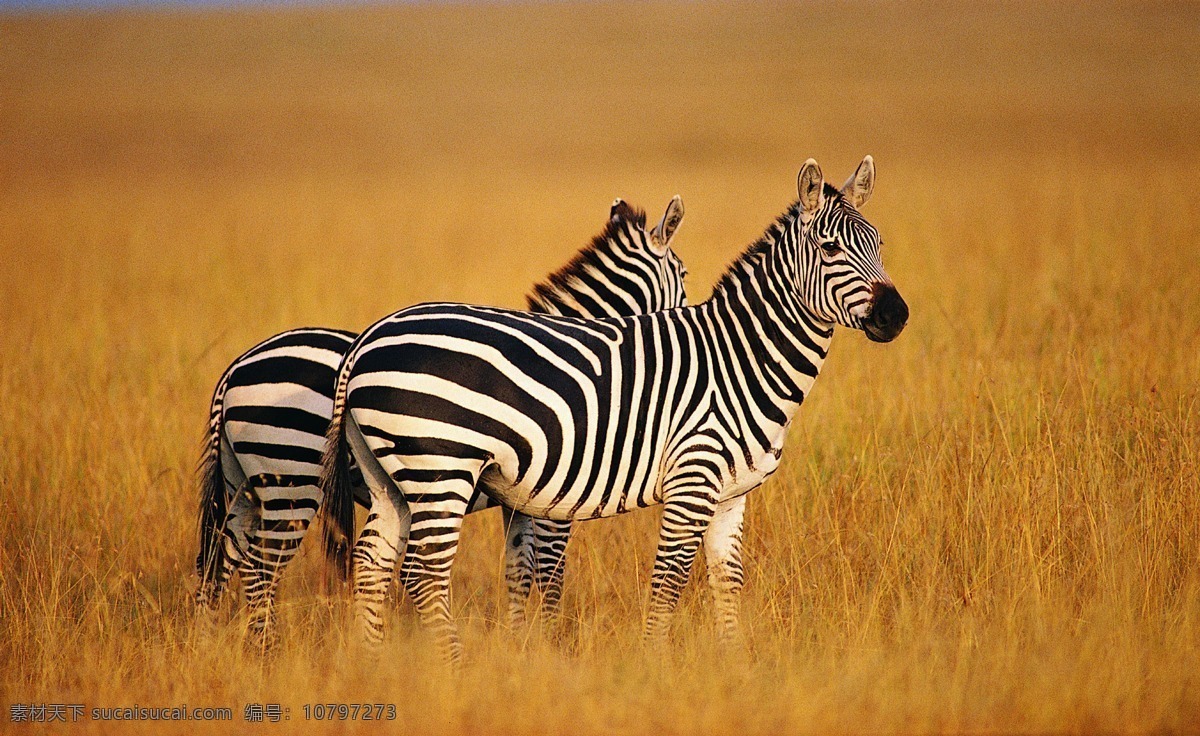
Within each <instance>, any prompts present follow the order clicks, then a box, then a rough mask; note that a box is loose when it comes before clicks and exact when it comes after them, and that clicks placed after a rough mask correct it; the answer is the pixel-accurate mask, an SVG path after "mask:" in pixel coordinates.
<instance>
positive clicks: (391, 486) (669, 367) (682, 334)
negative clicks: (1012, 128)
mask: <svg viewBox="0 0 1200 736" xmlns="http://www.w3.org/2000/svg"><path fill="white" fill-rule="evenodd" d="M873 184H874V164H873V163H872V160H871V158H870V157H869V156H868V157H867V158H865V159H864V160H863V162H862V164H861V165H860V166H859V168H858V170H857V172H856V173H855V175H854V176H852V177H851V178H850V180H849V181H848V182H847V183H846V185H845V186H844V187H843V189H842V190H840V191H839V190H837V189H835V188H833V187H830V186H827V185H825V183H824V179H823V177H822V175H821V171H820V168H819V167H818V166H817V164H816V162H815V161H812V160H809V161H808V162H806V163H805V165H804V167H803V168H802V170H801V171H800V176H799V187H800V199H799V202H797V203H796V204H795V205H793V206H792V207H791V208H790V209H789V210H788V211H787V212H786V213H785V214H784V215H783V216H782V217H781V218H780V219H779V220H778V222H777V223H776V224H775V225H773V226H772V227H771V228H770V229H768V230H767V232H766V234H765V235H764V236H763V237H762V238H761V239H760V240H759V241H758V242H757V243H755V244H754V245H753V246H751V247H750V248H749V249H748V250H747V251H746V252H745V253H744V254H743V255H742V256H741V258H739V259H738V260H737V261H736V262H735V263H734V264H733V265H732V266H731V267H730V269H729V271H728V272H727V273H726V275H725V276H724V277H723V278H722V279H721V280H720V282H719V283H718V284H717V286H716V288H715V289H714V292H713V295H712V297H711V298H710V299H709V300H708V301H707V302H705V303H703V304H700V305H697V306H694V307H688V308H680V309H674V310H669V311H666V312H660V313H656V314H651V315H646V316H639V317H632V318H626V319H619V320H618V319H606V320H594V321H588V320H578V319H563V318H555V317H546V316H540V315H531V314H527V313H520V312H514V311H510V310H502V309H491V308H486V307H475V306H466V305H456V304H427V305H419V306H415V307H411V308H409V309H405V310H402V311H400V312H397V313H395V314H393V315H391V316H389V317H386V318H384V319H382V320H380V321H379V322H376V323H375V324H374V325H372V326H371V327H370V328H368V329H367V331H366V332H364V333H363V335H362V336H360V337H359V339H358V341H356V343H355V347H353V348H352V349H351V351H350V353H349V354H348V355H347V356H346V360H345V361H344V362H343V363H342V370H341V373H340V375H339V378H338V385H339V390H338V395H337V399H336V403H335V408H334V419H333V423H332V424H331V425H330V442H329V445H328V446H327V448H326V465H325V467H324V468H323V470H322V481H323V483H327V482H328V480H329V478H330V477H331V475H332V473H333V471H334V470H335V467H334V465H333V460H334V459H335V458H337V457H338V450H339V449H340V448H344V447H345V446H347V445H348V446H349V447H350V448H351V449H352V450H353V453H354V457H355V458H356V459H357V461H358V462H359V463H360V464H362V465H363V466H364V472H365V474H366V476H367V479H368V484H369V486H370V489H371V494H372V504H373V505H372V509H373V510H377V513H378V514H379V516H378V518H379V519H381V520H385V521H384V522H382V523H379V524H377V525H375V526H374V527H372V528H370V529H369V530H364V532H363V536H361V537H360V538H359V540H358V543H357V545H356V547H355V552H354V554H355V558H356V561H357V562H358V563H359V564H358V569H357V570H356V579H355V598H356V601H355V608H356V616H357V618H358V619H359V623H360V626H361V627H362V628H363V630H364V633H365V634H366V636H367V638H368V640H369V641H372V642H373V641H378V639H379V632H378V626H379V617H378V609H377V606H376V600H375V597H374V596H372V595H371V589H370V586H371V585H372V584H373V581H374V580H376V579H377V578H379V577H390V575H391V566H392V565H393V564H394V561H395V560H394V557H392V556H389V555H387V554H381V552H382V551H383V550H388V551H390V550H395V549H405V540H406V539H407V553H406V555H405V559H404V566H403V570H402V572H401V575H400V577H401V580H402V581H403V584H404V585H405V587H406V588H407V589H408V592H409V593H410V595H411V596H412V598H413V600H414V602H415V603H416V605H417V609H418V611H419V612H420V614H421V617H422V619H423V621H424V622H425V623H426V624H427V625H428V626H430V627H432V628H433V629H434V630H435V632H436V633H438V634H439V638H440V643H441V645H442V647H443V652H444V654H445V655H446V656H447V657H448V658H449V659H450V660H451V661H452V662H457V661H458V659H459V658H460V657H461V644H460V643H459V640H458V635H457V628H456V626H455V625H454V622H453V619H452V618H451V616H450V605H449V577H450V567H451V564H452V562H453V559H454V555H455V551H456V549H457V546H458V537H459V530H460V527H461V522H462V515H463V512H464V511H465V510H466V509H467V508H468V507H469V506H470V503H471V498H472V497H473V495H474V494H475V493H476V492H477V489H479V488H482V489H484V490H485V492H486V493H488V494H489V495H491V496H493V497H494V498H496V499H497V500H499V501H500V502H501V503H503V504H504V505H505V506H507V507H510V508H513V509H515V510H518V511H520V512H523V513H525V514H528V515H530V516H535V517H539V518H549V519H560V520H574V519H590V518H596V517H602V516H612V515H615V514H619V513H622V512H624V511H626V510H630V509H634V508H640V507H644V506H650V505H652V504H658V503H661V504H663V505H664V509H663V514H662V522H661V527H660V533H659V542H658V551H657V554H656V557H655V561H654V569H653V573H652V577H651V604H650V612H649V616H648V619H647V621H646V629H645V631H646V635H647V636H648V637H649V638H651V639H661V638H662V637H664V636H665V633H666V631H667V626H668V623H669V619H670V615H671V613H672V611H673V610H674V607H675V604H676V601H677V600H678V597H679V593H680V591H681V590H682V588H683V586H684V584H685V583H686V581H687V578H688V574H689V571H690V569H691V566H692V562H693V559H694V558H695V555H696V553H697V550H698V549H699V547H700V545H701V543H702V542H703V546H704V551H705V554H706V556H707V559H708V563H709V565H708V567H709V571H710V573H709V581H710V585H711V587H712V589H713V592H714V594H715V599H716V606H715V608H716V614H717V620H718V626H719V633H720V635H721V636H722V637H725V638H735V637H736V636H737V635H738V599H739V596H740V589H741V587H742V581H743V573H742V561H741V540H742V518H743V512H744V508H745V494H746V493H747V492H749V491H751V490H753V489H754V488H757V487H758V486H759V485H761V484H762V482H763V481H764V480H765V479H766V478H767V477H768V476H770V475H771V474H772V473H773V472H774V471H775V469H776V467H777V466H778V464H779V458H780V454H781V452H782V448H783V441H784V436H785V435H786V431H787V428H788V426H789V424H790V422H791V420H792V417H793V416H794V414H795V412H796V410H797V409H798V408H799V406H800V404H801V402H802V401H803V400H804V397H805V396H806V395H807V394H808V391H809V390H810V389H811V387H812V384H813V381H814V380H815V379H816V377H817V374H818V372H819V371H820V368H821V365H822V363H823V362H824V360H825V356H826V354H827V352H828V349H829V345H830V341H831V339H832V338H833V332H834V329H833V328H834V325H835V324H841V325H845V326H848V327H853V328H856V329H861V330H863V331H865V332H866V334H867V336H868V337H869V338H871V339H872V340H876V341H881V342H885V341H889V340H892V339H893V338H895V337H896V336H897V335H898V334H899V333H900V331H901V329H902V328H903V327H904V325H905V323H906V321H907V319H908V307H907V306H906V305H905V303H904V301H903V300H902V299H901V298H900V295H899V293H898V292H897V291H896V288H895V287H894V286H893V285H892V283H891V281H890V279H889V278H888V277H887V275H886V273H885V272H884V270H883V266H882V264H881V262H880V258H879V245H880V239H879V233H878V232H877V231H876V230H875V228H874V227H872V226H871V225H870V223H868V222H867V220H866V219H864V218H863V217H862V215H861V214H859V212H858V208H859V207H860V206H861V205H862V204H863V203H864V202H866V200H867V198H868V197H869V196H870V194H871V190H872V187H873ZM368 471H369V472H368ZM325 488H326V490H327V494H326V504H325V506H324V507H323V513H326V514H332V515H334V516H335V517H336V511H337V509H338V508H345V507H346V506H347V505H348V504H349V496H348V495H347V491H346V489H345V488H344V487H343V488H342V489H341V490H340V492H339V489H337V488H333V487H331V486H330V485H328V484H327V485H325Z"/></svg>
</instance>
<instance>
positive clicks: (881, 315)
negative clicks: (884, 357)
mask: <svg viewBox="0 0 1200 736" xmlns="http://www.w3.org/2000/svg"><path fill="white" fill-rule="evenodd" d="M872 291H874V292H875V299H874V306H873V307H871V316H870V317H868V318H867V321H866V323H865V324H864V325H863V331H864V332H866V333H867V337H869V338H870V339H872V340H874V341H875V342H889V341H891V340H895V339H896V336H897V335H899V334H900V331H901V330H903V329H904V325H906V324H908V305H907V304H905V303H904V299H903V297H901V296H900V292H898V291H896V287H895V286H892V285H891V284H875V286H874V288H873V289H872Z"/></svg>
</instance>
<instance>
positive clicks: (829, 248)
mask: <svg viewBox="0 0 1200 736" xmlns="http://www.w3.org/2000/svg"><path fill="white" fill-rule="evenodd" d="M821 250H823V251H825V255H828V256H836V255H837V254H838V253H841V252H842V246H841V245H839V244H838V241H837V240H823V241H821Z"/></svg>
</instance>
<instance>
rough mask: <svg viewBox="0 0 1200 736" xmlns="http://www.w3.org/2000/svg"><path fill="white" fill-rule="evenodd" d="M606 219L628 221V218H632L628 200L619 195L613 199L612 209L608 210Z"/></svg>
mask: <svg viewBox="0 0 1200 736" xmlns="http://www.w3.org/2000/svg"><path fill="white" fill-rule="evenodd" d="M608 219H610V220H613V221H614V222H615V221H617V220H624V221H625V222H629V221H630V220H632V219H634V212H633V208H632V207H630V206H629V203H628V202H626V201H625V200H623V199H621V198H620V197H617V198H616V199H614V200H613V203H612V209H611V210H609V212H608Z"/></svg>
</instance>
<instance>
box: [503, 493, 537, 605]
mask: <svg viewBox="0 0 1200 736" xmlns="http://www.w3.org/2000/svg"><path fill="white" fill-rule="evenodd" d="M500 508H501V510H502V513H503V514H504V542H505V543H504V580H505V582H506V583H507V584H508V620H509V623H510V624H511V625H512V626H513V627H514V628H518V627H521V626H524V625H525V601H526V599H527V598H529V592H530V590H531V589H532V588H533V579H534V567H535V564H536V563H535V561H534V556H535V555H536V551H535V550H536V547H535V543H534V538H533V534H534V523H535V522H534V520H533V519H531V518H530V517H528V516H526V515H525V514H521V513H517V512H515V511H513V510H512V509H510V508H508V507H507V506H501V507H500Z"/></svg>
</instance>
